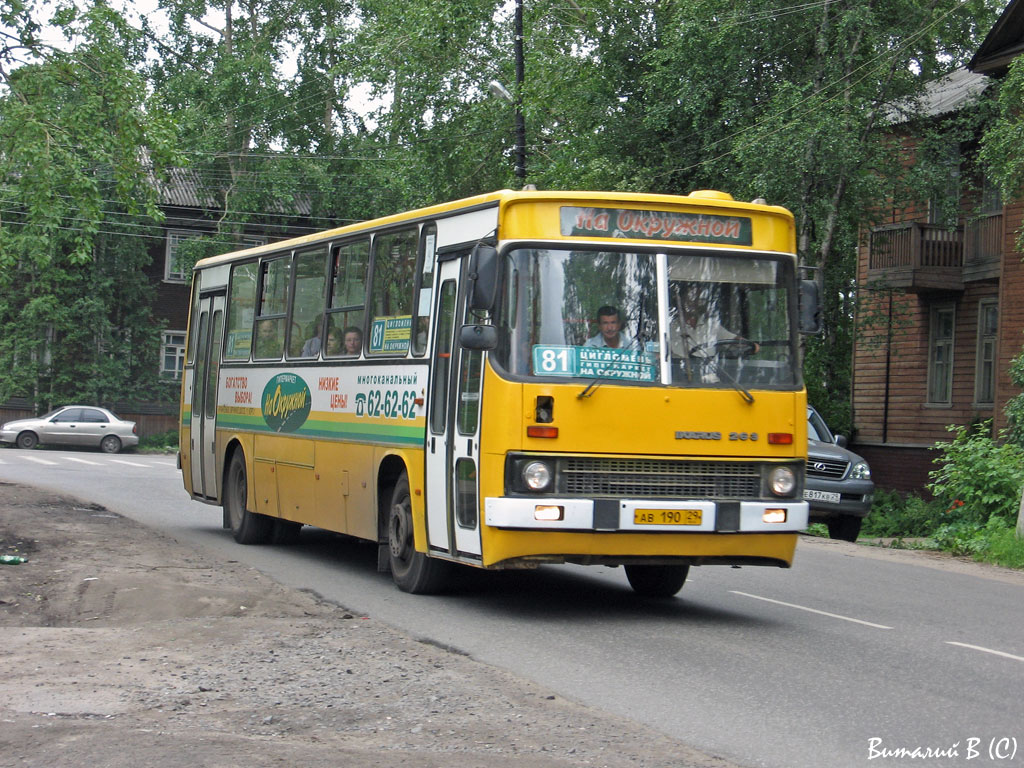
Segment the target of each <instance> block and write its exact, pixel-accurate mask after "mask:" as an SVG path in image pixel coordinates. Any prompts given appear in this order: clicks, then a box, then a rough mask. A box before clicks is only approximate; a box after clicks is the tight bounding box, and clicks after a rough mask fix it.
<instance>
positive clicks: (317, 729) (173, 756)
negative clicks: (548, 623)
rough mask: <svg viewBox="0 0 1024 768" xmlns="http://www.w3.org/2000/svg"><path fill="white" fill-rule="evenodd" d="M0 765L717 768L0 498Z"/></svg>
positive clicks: (423, 651)
mask: <svg viewBox="0 0 1024 768" xmlns="http://www.w3.org/2000/svg"><path fill="white" fill-rule="evenodd" d="M15 553H16V554H22V555H25V556H27V557H28V558H29V560H28V562H27V563H24V564H22V565H0V637H2V638H3V642H2V643H0V669H2V670H3V674H2V675H0V766H45V767H46V768H60V767H63V766H68V767H74V768H80V767H81V766H90V767H91V768H103V767H106V766H111V767H120V766H124V767H125V768H128V767H129V766H131V768H136V767H137V766H147V767H148V768H171V767H172V766H173V767H174V768H177V767H178V766H186V765H187V766H190V767H195V766H200V767H202V766H243V765H244V766H247V767H250V766H251V767H254V768H257V767H259V766H284V765H289V766H291V765H303V766H311V767H313V768H315V767H317V766H360V767H363V766H367V767H370V766H402V768H420V767H422V766H437V767H438V768H441V766H444V767H445V768H449V767H452V766H455V767H461V766H467V767H468V766H480V767H481V768H483V767H484V766H486V768H503V767H504V766H512V765H515V766H516V767H517V768H541V767H543V768H548V767H551V768H553V767H555V766H598V767H599V766H608V767H610V768H619V767H620V766H621V767H622V768H629V767H631V766H637V767H643V766H651V767H660V766H665V767H666V768H668V767H669V766H671V768H685V767H687V766H692V767H693V768H728V767H729V766H732V763H729V762H727V761H725V760H722V759H719V758H716V757H714V756H709V755H705V754H702V753H700V752H697V751H696V750H694V749H692V748H690V747H688V746H686V745H684V744H682V743H680V742H677V741H674V740H672V739H669V738H667V737H665V736H663V735H661V734H658V733H655V732H653V731H650V730H647V729H644V728H642V727H641V726H639V725H637V724H636V723H633V722H631V721H628V720H623V719H620V718H616V717H612V716H610V715H607V714H604V713H602V712H599V711H596V710H593V709H590V708H588V707H585V706H581V705H579V704H576V703H574V702H571V701H567V700H565V699H563V698H561V697H560V696H556V695H555V694H553V693H552V692H551V691H549V690H545V689H544V688H543V687H541V686H539V685H537V684H535V683H532V682H530V681H527V680H523V679H520V678H517V677H514V676H512V675H510V674H508V673H505V672H503V671H501V670H498V669H495V668H492V667H489V666H487V665H484V664H481V663H479V662H477V661H475V660H473V659H472V658H469V657H467V656H465V655H461V654H458V653H454V652H452V651H450V650H448V649H445V648H440V647H437V646H434V645H431V644H429V643H427V642H423V641H420V640H417V639H415V638H412V637H409V636H408V635H405V634H403V633H402V632H400V631H398V630H396V629H394V628H392V627H389V626H387V625H385V624H382V623H381V622H378V621H376V620H375V619H374V618H373V617H372V616H361V615H358V614H353V613H352V612H351V611H349V610H346V609H345V608H344V607H343V606H339V605H334V604H331V603H328V602H326V601H324V600H321V599H320V598H319V597H318V596H316V595H315V594H313V593H310V592H306V591H299V590H294V589H289V588H285V587H283V586H281V585H279V584H277V583H276V582H274V581H272V580H271V579H269V578H268V577H266V576H264V575H263V574H261V573H259V572H258V571H255V570H253V569H251V568H248V567H247V566H244V565H241V564H239V563H237V562H217V561H214V560H212V559H210V558H207V557H205V556H204V555H203V554H202V553H197V552H196V551H194V550H192V549H188V548H186V547H184V546H182V545H180V544H178V543H177V542H176V541H174V540H172V539H169V538H167V537H163V536H161V535H159V534H156V533H154V532H153V531H151V530H149V529H147V528H144V527H143V526H141V525H139V524H137V523H135V522H133V521H131V520H128V519H126V518H123V517H120V516H118V515H115V514H113V513H111V512H109V511H107V510H105V509H103V508H102V507H98V506H95V505H89V504H84V503H82V502H80V501H76V500H74V499H70V498H67V497H61V496H56V495H54V494H51V493H47V492H43V491H38V490H35V489H31V488H27V487H24V486H19V485H10V484H0V554H15Z"/></svg>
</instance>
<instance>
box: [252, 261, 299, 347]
mask: <svg viewBox="0 0 1024 768" xmlns="http://www.w3.org/2000/svg"><path fill="white" fill-rule="evenodd" d="M291 266H292V260H291V258H290V257H286V258H282V259H272V260H269V261H264V262H263V263H262V265H261V270H260V306H259V310H258V315H257V317H256V340H255V342H254V348H253V356H254V357H256V358H261V359H265V360H267V359H276V358H280V357H281V352H282V351H283V350H284V336H285V334H284V332H285V313H286V312H287V310H288V284H289V282H290V277H291Z"/></svg>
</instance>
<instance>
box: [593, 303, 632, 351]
mask: <svg viewBox="0 0 1024 768" xmlns="http://www.w3.org/2000/svg"><path fill="white" fill-rule="evenodd" d="M597 327H598V331H599V332H598V334H597V335H596V336H593V337H591V338H589V339H587V341H586V343H585V344H584V345H583V346H585V347H611V348H613V349H616V348H617V349H632V348H633V346H634V342H633V339H631V338H630V337H629V336H627V335H626V334H625V333H623V332H622V320H621V319H620V317H619V310H618V309H617V308H615V307H613V306H611V305H609V304H606V305H604V306H603V307H601V308H600V309H598V310H597Z"/></svg>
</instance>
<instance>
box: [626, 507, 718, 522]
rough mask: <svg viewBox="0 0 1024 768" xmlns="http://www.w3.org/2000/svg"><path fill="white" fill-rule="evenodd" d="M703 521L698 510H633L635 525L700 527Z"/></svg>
mask: <svg viewBox="0 0 1024 768" xmlns="http://www.w3.org/2000/svg"><path fill="white" fill-rule="evenodd" d="M702 519H703V515H702V512H701V510H699V509H635V510H633V523H634V524H635V525H700V524H701V521H702Z"/></svg>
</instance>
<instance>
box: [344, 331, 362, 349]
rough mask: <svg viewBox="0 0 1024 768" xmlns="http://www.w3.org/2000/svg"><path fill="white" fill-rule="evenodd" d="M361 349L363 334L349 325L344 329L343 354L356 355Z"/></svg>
mask: <svg viewBox="0 0 1024 768" xmlns="http://www.w3.org/2000/svg"><path fill="white" fill-rule="evenodd" d="M362 348H363V332H362V331H361V330H359V329H358V328H356V327H355V326H354V325H350V326H349V327H348V328H346V329H345V354H346V355H358V354H359V352H360V351H361V350H362Z"/></svg>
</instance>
